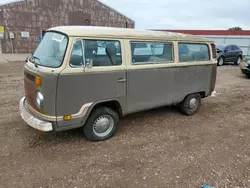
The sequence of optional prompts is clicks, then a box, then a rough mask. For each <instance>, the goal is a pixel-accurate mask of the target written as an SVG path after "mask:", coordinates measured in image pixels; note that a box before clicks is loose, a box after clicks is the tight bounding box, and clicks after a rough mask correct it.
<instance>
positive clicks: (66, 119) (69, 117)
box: [63, 115, 71, 121]
mask: <svg viewBox="0 0 250 188" xmlns="http://www.w3.org/2000/svg"><path fill="white" fill-rule="evenodd" d="M63 119H64V121H69V120H71V115H67V116H64V117H63Z"/></svg>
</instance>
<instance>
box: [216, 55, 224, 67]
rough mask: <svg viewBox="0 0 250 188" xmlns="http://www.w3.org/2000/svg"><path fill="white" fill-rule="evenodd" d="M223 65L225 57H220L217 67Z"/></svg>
mask: <svg viewBox="0 0 250 188" xmlns="http://www.w3.org/2000/svg"><path fill="white" fill-rule="evenodd" d="M223 64H224V57H219V59H218V63H217V65H218V66H221V65H223Z"/></svg>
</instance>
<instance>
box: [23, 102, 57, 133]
mask: <svg viewBox="0 0 250 188" xmlns="http://www.w3.org/2000/svg"><path fill="white" fill-rule="evenodd" d="M25 102H26V98H25V97H23V98H21V100H20V102H19V110H20V115H21V117H22V119H23V120H24V121H25V122H26V123H27V124H28V125H29V126H31V127H33V128H34V129H37V130H40V131H43V132H48V131H52V130H53V125H52V123H51V122H48V121H44V120H41V119H38V118H37V117H35V116H34V115H33V114H32V113H31V112H29V110H28V109H27V108H26V105H25Z"/></svg>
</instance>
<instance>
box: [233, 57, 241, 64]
mask: <svg viewBox="0 0 250 188" xmlns="http://www.w3.org/2000/svg"><path fill="white" fill-rule="evenodd" d="M240 63H241V57H238V58H237V60H236V61H235V62H234V64H235V65H239V64H240Z"/></svg>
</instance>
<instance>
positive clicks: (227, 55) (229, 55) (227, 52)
mask: <svg viewBox="0 0 250 188" xmlns="http://www.w3.org/2000/svg"><path fill="white" fill-rule="evenodd" d="M224 57H225V60H226V61H232V60H233V58H234V52H233V51H232V49H231V46H230V45H229V46H227V47H226V48H225V51H224Z"/></svg>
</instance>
